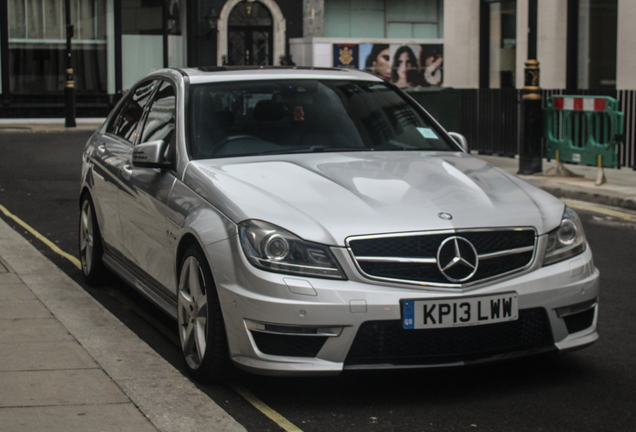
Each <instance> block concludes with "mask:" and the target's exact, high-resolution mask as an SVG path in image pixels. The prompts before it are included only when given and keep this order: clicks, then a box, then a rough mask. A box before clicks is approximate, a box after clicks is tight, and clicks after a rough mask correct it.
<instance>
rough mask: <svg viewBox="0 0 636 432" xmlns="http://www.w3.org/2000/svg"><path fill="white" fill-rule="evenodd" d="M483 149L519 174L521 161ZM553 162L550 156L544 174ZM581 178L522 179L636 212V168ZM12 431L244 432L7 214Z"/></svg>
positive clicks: (3, 268) (5, 311)
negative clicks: (603, 176) (9, 221)
mask: <svg viewBox="0 0 636 432" xmlns="http://www.w3.org/2000/svg"><path fill="white" fill-rule="evenodd" d="M101 121H102V119H89V120H83V121H81V122H80V121H78V127H77V128H65V127H64V122H63V120H59V121H56V122H55V123H51V122H50V121H42V122H34V121H32V120H29V121H22V122H20V121H15V120H12V121H9V120H0V133H2V132H25V133H29V132H60V131H64V130H67V131H75V130H94V129H95V128H96V127H97V126H98V125H99V124H100V123H101ZM476 156H477V157H479V158H481V159H483V160H485V161H487V162H489V163H491V164H493V165H495V166H497V167H499V168H502V169H504V170H507V171H509V172H511V173H516V172H517V170H518V160H517V159H513V158H503V157H496V156H483V155H476ZM553 165H554V164H553V163H548V162H544V167H543V169H544V172H546V171H548V170H549V168H550V167H551V166H553ZM566 167H567V168H568V169H570V170H571V171H573V172H575V173H577V174H579V175H581V177H576V178H564V177H547V176H543V175H533V176H520V177H521V178H523V179H525V180H527V181H529V182H531V183H533V184H535V185H537V186H539V187H541V188H543V189H545V190H547V191H549V192H551V193H553V194H555V195H557V196H559V197H563V198H572V199H578V200H582V201H589V202H594V203H599V204H605V205H610V206H617V207H623V208H626V209H632V210H636V172H634V171H633V170H631V169H627V168H624V169H621V170H617V169H607V170H606V177H607V183H606V184H604V185H601V186H596V185H595V184H594V182H595V179H596V176H597V168H594V167H581V166H574V165H566ZM0 299H2V303H0V353H1V354H0V425H2V427H1V429H2V431H3V432H18V431H20V432H21V431H26V430H28V431H47V432H56V431H64V432H73V431H82V432H93V431H95V432H98V431H109V432H115V431H135V432H146V431H149V432H150V431H160V432H172V431H174V432H177V431H179V432H182V431H189V432H191V431H204V430H206V431H227V432H235V431H236V432H239V431H245V429H244V428H243V426H241V425H240V424H239V423H237V422H236V421H235V420H234V419H233V418H232V417H230V416H229V415H228V414H227V413H226V412H225V411H224V410H222V409H221V408H220V407H219V406H218V405H216V404H215V403H214V402H213V401H212V400H211V399H210V398H209V397H208V396H206V395H205V394H203V393H202V392H201V391H200V390H198V389H197V388H196V386H195V385H194V384H193V383H192V382H191V381H189V380H188V379H187V378H185V377H184V376H183V375H181V373H179V372H178V371H177V370H176V369H174V368H173V367H172V366H171V365H169V364H168V363H167V362H166V361H165V360H164V359H163V358H161V357H160V356H159V355H158V354H157V353H155V352H154V351H153V350H152V349H151V348H150V347H149V346H148V345H146V344H145V343H144V342H143V341H141V340H140V339H139V338H138V337H137V336H136V335H135V334H134V333H132V331H130V330H129V329H128V328H127V327H126V326H125V325H124V324H122V323H121V322H120V321H119V320H118V319H117V318H115V317H114V316H113V315H111V314H110V312H108V311H107V310H106V309H104V308H103V307H102V306H101V305H100V304H99V303H98V302H97V301H95V300H94V299H93V298H92V297H91V296H90V295H89V294H87V293H86V292H85V291H84V290H83V289H82V288H81V287H80V286H79V285H77V284H76V283H75V282H74V281H73V280H71V279H70V278H69V277H68V276H67V275H66V274H64V273H63V272H62V271H61V270H60V269H59V268H57V267H56V266H55V265H54V264H53V263H51V262H50V261H49V260H47V259H46V258H45V257H44V256H43V255H42V254H41V253H40V252H39V251H38V250H37V249H36V248H35V247H34V246H33V245H31V244H30V243H29V242H28V241H27V240H26V239H24V238H23V237H22V236H21V235H19V234H18V233H17V232H15V231H14V230H13V229H11V228H10V227H9V225H7V224H6V223H5V222H4V221H2V220H0Z"/></svg>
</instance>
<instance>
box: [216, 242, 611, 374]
mask: <svg viewBox="0 0 636 432" xmlns="http://www.w3.org/2000/svg"><path fill="white" fill-rule="evenodd" d="M539 247H541V245H539ZM206 250H207V253H208V255H209V258H210V262H211V263H213V265H212V270H213V273H214V277H215V282H216V284H217V290H218V293H219V298H220V302H221V307H222V309H223V315H224V320H225V325H226V331H227V335H228V344H229V350H230V356H231V358H232V360H233V361H234V362H235V364H236V365H237V366H239V367H241V368H243V369H246V370H249V371H251V372H254V373H259V374H267V375H335V374H338V373H340V372H341V371H343V370H344V369H370V368H371V369H383V368H403V367H431V366H455V365H461V364H468V363H479V362H485V361H493V360H499V359H504V358H511V357H518V356H525V355H529V354H535V353H539V352H545V351H549V350H570V349H576V348H580V347H583V346H587V345H589V344H591V343H593V342H594V341H595V340H596V339H598V333H597V330H596V328H597V315H598V296H599V272H598V270H597V269H596V268H595V267H594V264H593V259H592V254H591V252H590V250H589V248H587V249H586V251H585V252H584V253H582V254H581V255H578V256H576V257H574V258H571V259H569V260H566V261H563V262H560V263H557V264H553V265H550V266H546V267H540V266H539V264H538V262H540V261H541V260H535V263H534V264H533V265H532V266H531V268H530V269H528V270H527V271H524V272H523V273H521V274H518V275H513V276H510V277H508V278H506V279H502V280H498V281H495V282H489V283H487V284H483V285H477V286H474V287H470V288H467V289H464V290H453V289H438V288H435V287H424V286H415V285H408V286H406V285H404V284H391V283H383V282H376V281H371V280H368V279H365V278H363V277H362V276H361V275H360V274H359V273H358V271H357V270H356V267H355V265H354V263H353V262H352V259H351V257H350V255H349V254H348V252H347V251H346V250H345V249H339V248H333V252H334V255H336V257H337V259H338V260H339V262H340V264H341V265H342V267H343V269H344V271H345V273H346V275H347V278H348V280H327V279H316V278H302V277H297V276H289V275H283V274H277V273H270V272H266V271H261V270H259V269H256V268H254V267H253V266H252V265H251V264H250V263H249V262H247V260H246V259H245V257H244V255H243V253H242V250H240V245H239V244H238V241H237V239H236V237H233V238H230V239H228V240H226V241H222V242H218V243H214V244H213V245H209V246H208V247H207V248H206ZM539 250H541V249H539ZM504 292H516V293H517V295H518V301H519V310H520V314H521V312H523V311H535V312H536V311H538V312H537V313H539V314H542V316H544V317H545V320H544V321H543V322H544V323H545V326H546V329H545V332H544V333H546V332H547V338H546V335H545V334H542V335H539V336H536V335H534V336H532V337H531V338H530V339H529V340H528V341H527V342H528V343H520V344H515V343H512V344H508V345H506V346H505V347H504V346H502V347H496V346H491V345H492V343H493V342H492V340H491V339H493V338H494V339H496V338H497V336H496V335H495V336H493V334H494V333H496V330H497V329H496V328H495V327H490V326H497V325H498V324H490V325H483V326H477V327H478V329H477V333H478V334H481V335H484V336H486V337H487V339H488V340H489V341H488V342H484V343H483V344H481V343H476V344H475V346H482V345H483V346H488V347H490V348H489V349H483V350H480V349H477V351H478V352H476V353H475V352H474V351H475V349H473V348H467V349H468V350H472V351H471V352H470V353H468V352H461V349H459V351H458V352H455V354H454V355H450V356H449V355H436V356H427V352H426V351H427V350H426V349H425V348H422V350H421V351H422V352H421V355H417V356H411V358H410V359H409V358H401V359H399V360H397V361H396V356H391V355H386V352H385V353H384V354H378V356H377V358H375V359H372V360H369V361H365V360H355V361H352V359H351V356H352V354H351V349H352V346H353V345H354V341H355V340H356V336H357V335H358V334H359V331H360V329H361V327H362V326H363V324H364V323H370V322H371V323H374V322H380V323H383V324H382V326H385V327H386V326H387V325H388V326H389V327H391V326H393V324H390V322H397V324H398V325H399V323H400V322H401V310H400V302H401V301H402V300H406V299H434V298H441V297H443V298H449V297H462V296H468V295H470V296H476V295H488V294H496V293H504ZM577 305H581V306H580V307H579V308H578V309H577ZM572 306H575V307H574V308H572ZM581 308H583V309H581ZM523 313H525V312H523ZM533 313H534V312H533ZM577 314H578V315H577ZM370 325H371V326H373V324H367V327H368V326H370ZM519 325H521V324H519ZM523 325H524V326H525V325H526V324H523ZM531 325H534V324H531ZM376 327H377V326H376ZM380 327H381V326H380ZM526 327H527V326H526ZM471 329H473V330H470V331H475V327H471ZM450 330H455V329H450ZM491 330H492V331H491ZM374 331H375V330H374ZM430 331H431V330H400V329H395V328H393V329H391V331H389V332H388V333H387V332H385V331H384V330H380V331H379V332H378V333H377V334H374V333H373V332H372V333H371V334H367V335H366V339H365V340H366V342H365V341H363V342H360V341H357V342H356V344H357V345H360V343H363V344H364V343H369V344H373V343H377V344H382V343H383V342H382V338H383V337H384V338H389V339H390V340H394V339H395V338H396V337H398V338H403V340H404V342H403V343H404V344H406V345H407V347H408V349H406V350H405V353H406V354H405V356H407V357H408V356H409V355H410V354H408V353H412V352H413V346H414V345H416V346H420V345H421V338H419V337H416V338H414V337H413V335H414V333H412V332H430ZM434 331H438V330H437V329H436V330H434ZM510 331H512V330H510ZM510 331H508V330H505V331H504V333H505V332H508V333H506V334H509V332H510ZM524 331H525V330H524ZM396 332H397V333H396ZM406 332H408V333H406ZM367 333H368V331H367ZM420 334H421V333H420ZM396 335H398V336H396ZM399 335H401V336H399ZM535 336H536V337H535ZM436 337H442V338H444V337H446V336H444V335H441V336H440V335H437V336H436ZM449 337H453V336H452V333H451V336H449ZM462 337H468V339H470V338H471V335H465V334H464V335H463V336H462ZM433 340H434V339H433ZM488 344H490V345H488ZM457 346H461V344H456V347H457ZM389 350H390V349H389ZM416 351H417V348H416ZM389 354H390V353H389ZM438 354H439V353H438ZM442 354H443V353H442ZM363 358H364V356H363Z"/></svg>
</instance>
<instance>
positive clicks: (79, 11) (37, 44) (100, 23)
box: [8, 0, 108, 94]
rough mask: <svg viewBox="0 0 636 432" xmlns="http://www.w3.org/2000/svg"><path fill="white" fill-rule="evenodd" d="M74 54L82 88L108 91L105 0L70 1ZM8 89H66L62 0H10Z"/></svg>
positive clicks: (25, 91) (22, 91) (33, 91)
mask: <svg viewBox="0 0 636 432" xmlns="http://www.w3.org/2000/svg"><path fill="white" fill-rule="evenodd" d="M71 4H72V6H71V20H72V23H73V26H74V31H75V37H74V38H73V45H72V57H73V63H74V65H73V66H74V67H73V69H74V71H75V88H76V91H77V92H78V93H85V94H105V93H107V90H108V89H107V85H108V79H107V67H106V63H107V34H108V29H107V26H106V21H107V20H106V0H74V1H73V2H71ZM8 18H9V19H8V21H9V29H8V33H9V69H10V71H9V76H10V86H9V90H10V92H11V93H13V94H61V93H63V92H64V86H65V84H66V81H65V80H66V77H65V75H64V73H63V72H64V70H65V69H66V23H65V10H64V2H63V1H60V0H8Z"/></svg>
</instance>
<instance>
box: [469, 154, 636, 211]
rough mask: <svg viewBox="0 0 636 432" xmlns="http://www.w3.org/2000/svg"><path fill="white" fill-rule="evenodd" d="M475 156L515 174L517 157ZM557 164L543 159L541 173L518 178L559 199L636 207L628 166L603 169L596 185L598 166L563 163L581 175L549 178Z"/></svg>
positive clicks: (635, 175) (635, 184)
mask: <svg viewBox="0 0 636 432" xmlns="http://www.w3.org/2000/svg"><path fill="white" fill-rule="evenodd" d="M475 156H476V157H478V158H480V159H482V160H485V161H486V162H488V163H490V164H492V165H495V166H496V167H499V168H502V169H504V170H506V171H508V172H510V173H513V174H517V171H518V170H519V160H518V159H515V158H506V157H499V156H485V155H478V154H475ZM555 166H556V163H555V162H554V161H551V162H548V161H546V160H545V159H544V160H543V172H542V173H538V174H534V175H520V176H519V177H520V178H522V179H524V180H525V181H527V182H529V183H532V184H533V185H535V186H537V187H540V188H541V189H543V190H545V191H547V192H550V193H551V194H552V195H554V196H557V197H559V198H569V199H574V200H579V201H587V202H591V203H596V204H602V205H607V206H612V207H621V208H624V209H627V210H636V171H634V170H633V169H631V168H622V169H615V168H612V169H609V168H606V169H605V177H606V179H607V181H606V182H605V183H604V184H602V185H600V186H596V184H595V182H596V177H597V174H598V170H599V169H598V168H597V167H589V166H581V165H571V164H563V166H564V167H565V168H567V169H568V170H570V171H571V172H572V173H574V174H576V175H579V176H580V177H550V176H549V175H548V174H550V172H551V171H554V167H555Z"/></svg>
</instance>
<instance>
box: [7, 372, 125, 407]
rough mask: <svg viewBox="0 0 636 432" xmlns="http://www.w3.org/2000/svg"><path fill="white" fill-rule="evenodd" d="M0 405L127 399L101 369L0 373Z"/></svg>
mask: <svg viewBox="0 0 636 432" xmlns="http://www.w3.org/2000/svg"><path fill="white" fill-rule="evenodd" d="M0 389H2V391H0V408H3V407H25V406H54V405H55V406H59V405H86V404H90V405H95V404H114V403H128V402H130V400H129V399H128V398H127V397H126V395H125V394H124V393H123V392H122V391H121V389H120V388H119V387H118V386H117V384H115V383H114V382H113V380H111V379H110V377H109V376H108V375H106V374H105V373H104V371H103V370H101V369H79V370H52V371H18V372H0Z"/></svg>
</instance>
